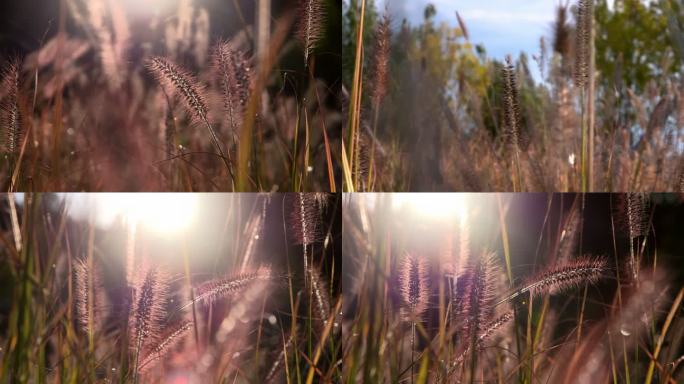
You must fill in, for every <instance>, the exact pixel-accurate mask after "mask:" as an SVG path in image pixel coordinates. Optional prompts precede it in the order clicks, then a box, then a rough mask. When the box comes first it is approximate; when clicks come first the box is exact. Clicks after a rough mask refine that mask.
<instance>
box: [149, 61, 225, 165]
mask: <svg viewBox="0 0 684 384" xmlns="http://www.w3.org/2000/svg"><path fill="white" fill-rule="evenodd" d="M147 67H148V69H149V70H150V71H151V72H152V73H153V74H154V75H155V77H156V78H157V80H158V81H159V83H160V84H162V85H163V86H166V87H167V88H168V89H170V90H174V91H175V92H177V93H178V94H180V96H181V97H180V98H181V100H182V101H183V104H184V105H185V107H186V109H187V111H188V113H190V115H191V116H192V117H193V118H194V119H196V120H197V121H199V122H201V123H202V124H204V125H205V126H206V127H207V130H208V131H209V135H210V137H211V141H212V143H213V144H214V148H215V149H216V151H217V152H218V154H219V156H220V157H221V160H223V162H224V164H225V165H226V168H227V169H228V172H229V173H230V175H231V179H234V178H233V168H232V165H231V164H230V158H228V157H226V155H225V154H224V152H223V149H222V146H221V142H220V141H219V138H218V135H217V134H216V131H215V130H214V128H213V127H212V126H211V124H210V123H209V117H208V113H209V111H208V109H207V103H206V101H205V96H204V95H203V94H202V88H201V86H200V85H199V82H198V81H197V80H196V79H195V78H194V77H193V76H192V75H191V74H190V73H189V72H187V71H186V70H184V69H182V68H181V67H179V66H177V65H176V64H174V63H173V62H171V61H170V60H168V59H166V58H163V57H159V56H157V57H153V58H151V59H150V60H148V62H147Z"/></svg>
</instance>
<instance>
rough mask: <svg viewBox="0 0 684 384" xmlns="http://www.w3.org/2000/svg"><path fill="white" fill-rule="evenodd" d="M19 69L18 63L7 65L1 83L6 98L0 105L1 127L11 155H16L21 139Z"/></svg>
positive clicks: (13, 62) (6, 148) (6, 146)
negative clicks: (0, 114)
mask: <svg viewBox="0 0 684 384" xmlns="http://www.w3.org/2000/svg"><path fill="white" fill-rule="evenodd" d="M19 67H20V63H19V62H18V61H12V62H10V63H9V64H8V65H7V68H5V70H4V73H3V78H2V82H1V83H0V84H1V85H2V88H3V92H5V96H4V98H3V99H2V100H0V101H2V103H1V104H0V113H2V119H0V125H1V126H2V128H3V130H4V131H5V150H6V151H7V153H9V154H12V155H14V154H16V152H17V150H18V149H19V139H20V137H21V123H20V115H19Z"/></svg>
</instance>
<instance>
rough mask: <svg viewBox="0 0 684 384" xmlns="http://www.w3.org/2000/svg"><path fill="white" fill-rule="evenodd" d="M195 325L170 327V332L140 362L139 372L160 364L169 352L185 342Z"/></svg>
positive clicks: (181, 323) (161, 337)
mask: <svg viewBox="0 0 684 384" xmlns="http://www.w3.org/2000/svg"><path fill="white" fill-rule="evenodd" d="M193 325H194V323H193V322H192V321H182V322H180V323H179V324H176V325H175V326H172V327H170V331H166V332H165V333H164V334H163V335H162V336H160V337H159V340H158V341H157V342H156V344H155V345H153V346H152V347H151V348H148V349H147V351H146V353H145V355H144V357H143V358H142V359H141V360H140V366H139V368H138V370H139V371H141V372H144V371H145V370H147V369H149V368H152V367H153V366H154V365H155V363H157V362H159V360H161V358H162V357H164V356H165V355H166V354H167V353H168V352H169V351H171V350H172V349H173V348H174V347H175V346H176V345H178V343H180V342H181V341H183V339H184V337H185V336H186V335H187V334H188V332H189V331H190V330H191V329H192V327H193Z"/></svg>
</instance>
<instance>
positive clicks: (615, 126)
mask: <svg viewBox="0 0 684 384" xmlns="http://www.w3.org/2000/svg"><path fill="white" fill-rule="evenodd" d="M378 3H379V2H377V1H373V0H349V1H347V2H345V11H344V15H343V18H344V20H343V60H344V64H343V82H344V89H345V90H346V96H348V100H347V101H348V102H347V103H346V105H347V118H348V120H347V124H346V127H345V134H344V146H343V152H344V154H343V160H344V162H343V183H344V190H345V191H388V192H393V191H416V192H418V191H447V192H451V191H472V192H481V191H502V192H508V191H513V192H525V191H530V192H535V191H539V192H541V191H558V192H564V191H575V192H636V191H643V192H649V191H653V192H662V191H667V192H675V191H682V190H684V135H683V134H682V131H683V130H684V79H683V78H682V75H681V74H682V71H683V70H684V7H682V3H681V2H680V1H676V0H663V1H652V2H646V1H640V0H626V1H614V0H572V1H563V2H557V3H558V6H557V10H556V15H555V21H554V22H553V23H551V25H549V26H548V30H549V31H550V33H549V35H550V36H539V38H540V40H539V49H538V51H536V52H521V53H520V54H519V55H518V52H516V51H515V48H513V47H511V51H509V54H510V55H509V56H508V57H507V58H494V57H492V56H490V55H489V54H488V51H487V48H488V47H487V46H486V45H483V44H479V43H478V42H479V41H481V37H480V36H477V35H474V34H472V33H470V32H469V28H468V26H469V25H470V26H471V27H472V24H471V23H470V21H469V20H467V18H465V17H461V15H460V14H459V13H458V11H459V8H458V7H459V4H457V3H456V2H454V4H453V6H451V5H446V3H444V2H440V3H438V4H439V7H440V8H439V10H438V8H436V7H435V6H434V5H432V4H429V2H427V1H426V2H423V3H422V4H424V5H425V7H424V11H423V12H424V15H423V18H422V22H418V23H417V24H415V22H414V24H411V23H410V22H408V21H407V19H406V17H407V15H405V14H404V15H402V14H401V13H399V16H398V17H397V15H396V14H392V13H391V10H393V9H394V10H396V9H399V10H401V9H404V11H405V12H416V11H417V10H418V7H403V8H402V4H403V2H396V3H398V4H399V5H398V6H397V7H396V8H393V7H392V4H393V2H392V0H389V1H387V2H383V3H384V4H387V3H389V4H390V7H389V10H388V11H383V9H382V8H381V7H380V6H379V4H378ZM506 4H508V5H507V6H510V7H511V8H510V9H502V10H501V11H502V12H503V13H506V12H508V11H515V10H516V5H515V3H514V2H508V3H506ZM376 5H377V6H378V8H376ZM461 7H465V5H461ZM470 7H472V5H470ZM471 10H475V11H479V10H477V9H471ZM454 11H456V12H455V13H454ZM437 12H449V13H450V15H452V16H450V17H448V18H446V19H445V16H444V14H443V13H442V14H440V15H439V16H440V17H437ZM415 16H416V15H413V14H411V15H410V17H408V19H410V20H415V19H416V17H415ZM402 18H404V19H403V20H402ZM444 20H447V21H444ZM473 23H477V21H473ZM515 28H521V29H524V28H530V26H529V25H528V24H526V22H525V21H524V20H521V22H520V24H519V25H517V26H516V27H515ZM498 32H499V33H501V36H500V37H499V39H498V40H497V41H510V42H511V44H514V42H513V40H514V39H515V37H514V36H517V35H516V34H515V31H511V34H510V35H508V34H507V32H506V31H501V30H499V31H498ZM490 38H491V36H490ZM511 55H512V56H511Z"/></svg>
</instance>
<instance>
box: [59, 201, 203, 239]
mask: <svg viewBox="0 0 684 384" xmlns="http://www.w3.org/2000/svg"><path fill="white" fill-rule="evenodd" d="M87 199H89V200H90V201H91V203H92V205H91V209H94V212H95V217H94V218H95V220H96V221H97V222H98V224H100V225H108V224H111V222H113V221H114V220H116V219H117V218H121V219H123V220H126V221H127V222H135V223H136V224H137V225H139V226H142V227H144V228H145V229H147V230H149V231H152V232H157V233H160V234H174V233H178V232H180V231H182V230H184V229H187V228H188V227H189V226H190V225H191V224H192V223H193V222H194V220H195V216H196V214H197V206H198V195H197V194H193V193H101V194H94V195H87ZM71 203H72V205H73V204H74V203H77V202H76V201H73V199H72V201H71Z"/></svg>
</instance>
